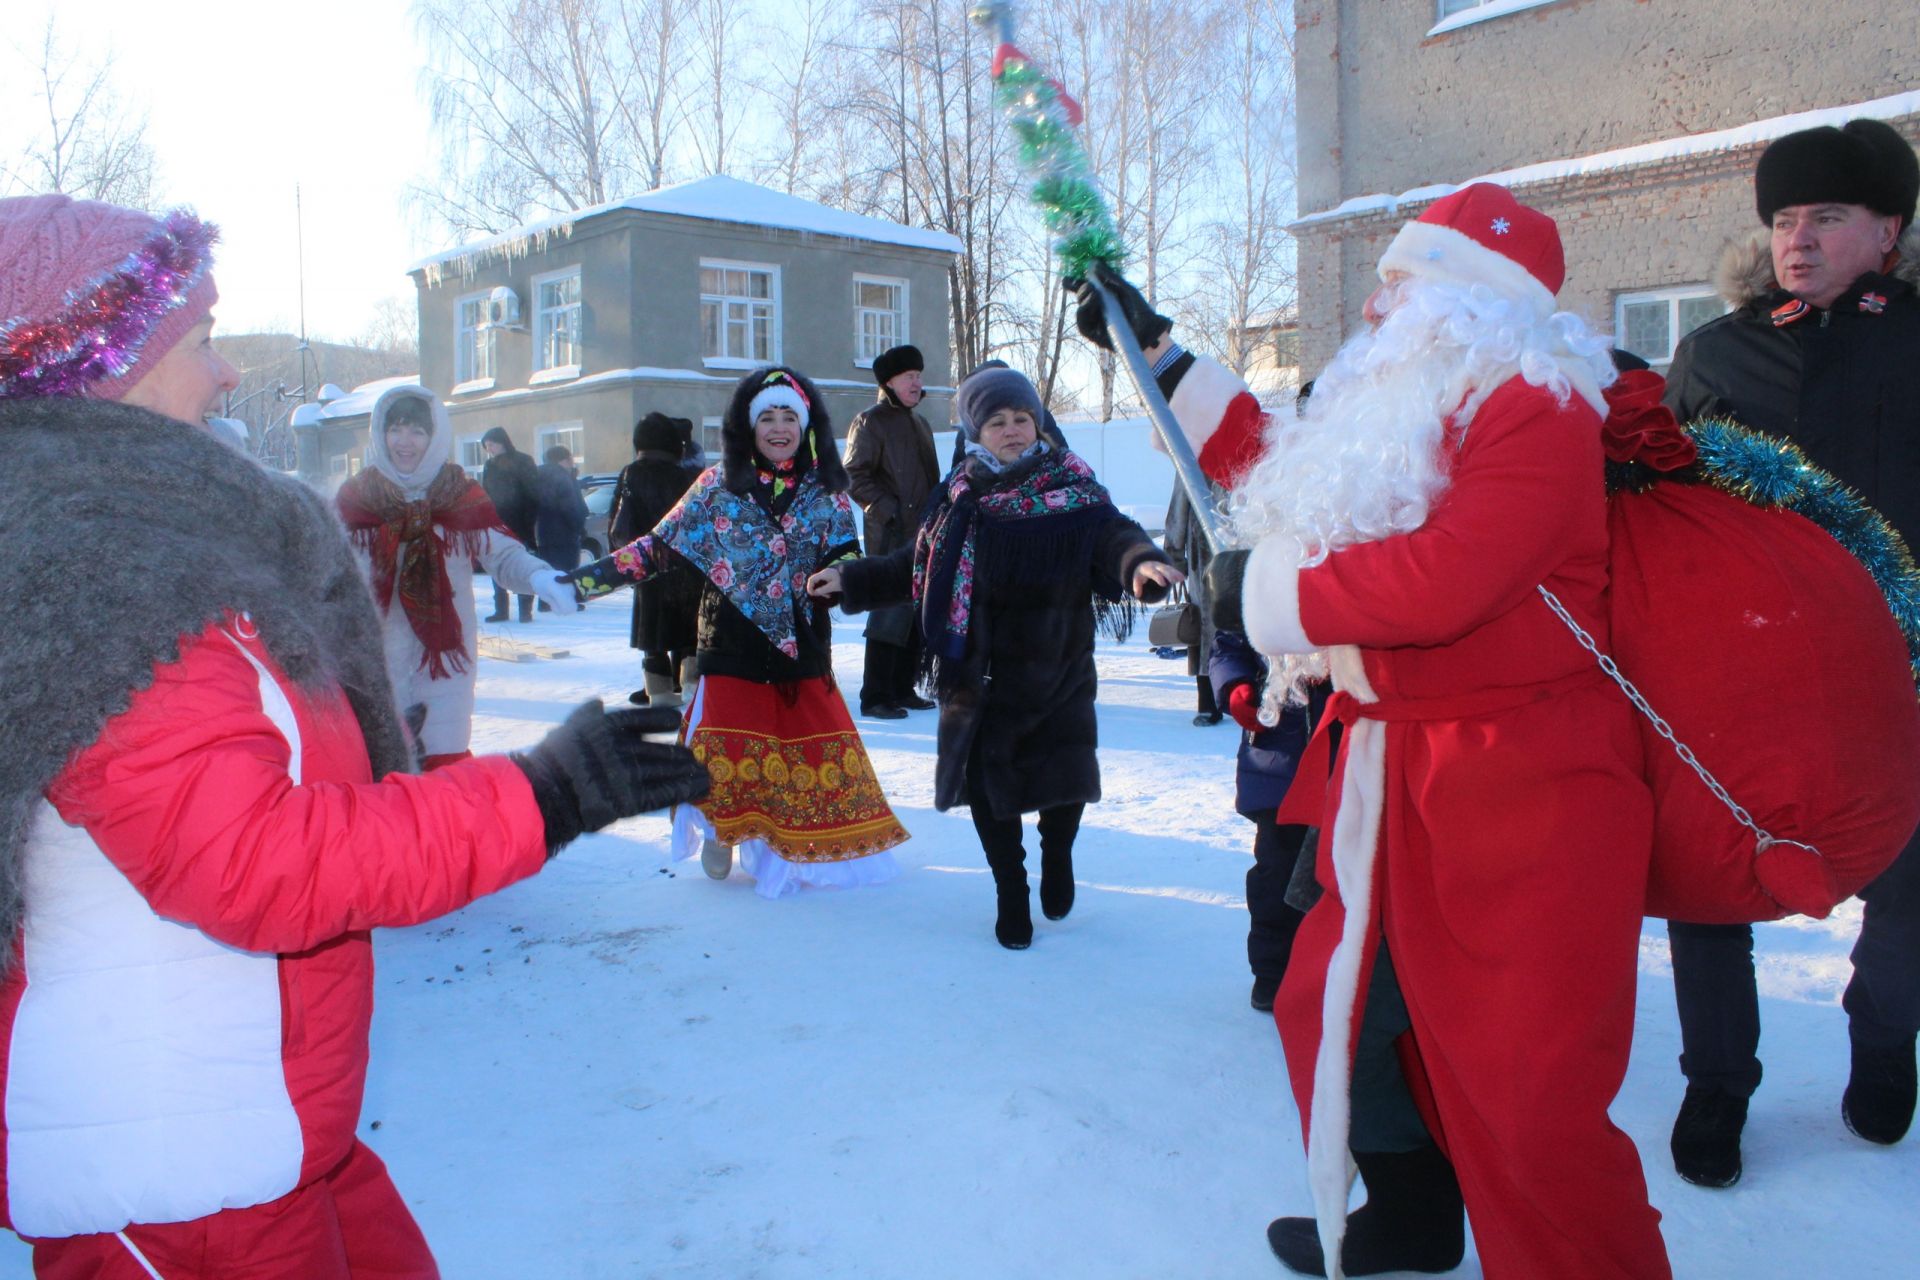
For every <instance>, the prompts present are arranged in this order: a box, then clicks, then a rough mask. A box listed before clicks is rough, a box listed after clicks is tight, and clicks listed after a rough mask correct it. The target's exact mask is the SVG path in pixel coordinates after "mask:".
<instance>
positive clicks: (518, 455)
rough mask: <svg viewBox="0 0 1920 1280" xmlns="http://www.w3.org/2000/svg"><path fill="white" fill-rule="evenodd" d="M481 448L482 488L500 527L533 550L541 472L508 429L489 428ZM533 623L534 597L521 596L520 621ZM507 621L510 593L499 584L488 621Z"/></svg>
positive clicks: (481, 439) (494, 591)
mask: <svg viewBox="0 0 1920 1280" xmlns="http://www.w3.org/2000/svg"><path fill="white" fill-rule="evenodd" d="M480 447H481V448H483V449H485V450H486V451H487V465H486V466H484V467H482V468H481V469H480V487H481V488H482V489H485V490H486V491H487V499H488V501H490V502H492V503H493V509H494V511H495V512H496V513H498V514H499V516H500V523H501V524H504V525H506V526H507V530H508V532H510V533H512V534H513V536H514V537H516V538H518V539H520V541H521V542H522V543H523V544H525V545H526V546H527V547H528V549H531V548H532V547H533V518H534V515H535V512H536V510H537V509H538V500H537V499H536V498H535V496H534V482H535V480H536V479H537V478H538V470H539V469H538V468H537V467H535V466H534V465H533V459H532V458H529V457H528V456H527V455H526V454H524V453H522V452H520V451H519V450H518V449H516V448H514V447H513V438H512V437H511V436H509V435H508V434H507V432H506V429H505V428H504V427H489V428H488V429H487V434H485V435H483V436H481V437H480ZM532 619H533V597H532V596H521V597H520V621H522V622H529V621H532ZM506 620H507V589H506V588H505V587H503V586H501V585H500V584H499V583H495V584H494V587H493V614H492V616H490V617H489V618H488V619H487V621H488V622H505V621H506Z"/></svg>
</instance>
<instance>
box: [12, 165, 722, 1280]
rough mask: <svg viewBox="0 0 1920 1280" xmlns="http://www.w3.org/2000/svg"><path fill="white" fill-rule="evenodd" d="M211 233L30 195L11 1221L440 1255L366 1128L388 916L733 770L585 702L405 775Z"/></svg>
mask: <svg viewBox="0 0 1920 1280" xmlns="http://www.w3.org/2000/svg"><path fill="white" fill-rule="evenodd" d="M213 240H214V231H213V228H211V227H209V226H207V225H206V224H205V223H203V222H201V221H199V220H198V219H197V218H195V217H194V216H193V215H192V214H190V213H187V212H184V211H178V212H174V213H171V214H168V215H165V216H164V217H154V216H151V215H148V214H145V213H140V212H136V211H134V210H131V209H121V208H116V207H113V206H111V205H104V204H94V203H89V202H84V201H76V200H71V199H68V198H67V197H65V196H34V197H28V198H23V199H13V200H0V442H4V444H3V445H0V447H4V448H5V450H6V453H7V465H6V466H5V467H4V468H0V539H4V540H5V542H6V543H7V545H8V548H9V555H8V556H7V557H6V558H5V561H4V563H0V618H4V619H5V620H6V625H5V627H4V629H0V724H3V725H5V726H6V736H7V749H6V750H5V751H4V752H0V1096H3V1097H4V1109H3V1110H0V1222H4V1224H5V1225H7V1226H9V1227H11V1228H12V1229H13V1230H14V1231H16V1232H18V1233H19V1234H20V1235H21V1236H22V1237H23V1238H25V1239H27V1240H29V1241H30V1242H31V1243H32V1244H33V1246H34V1271H35V1274H36V1275H38V1276H41V1277H61V1278H69V1277H70V1278H75V1280H77V1278H78V1277H89V1278H94V1280H119V1278H121V1277H125V1278H126V1280H144V1278H145V1277H152V1276H163V1277H166V1278H167V1280H185V1278H187V1277H214V1276H218V1277H222V1278H223V1280H269V1278H272V1280H295V1278H296V1277H297V1278H298V1280H348V1278H349V1277H372V1276H379V1277H382V1278H383V1280H426V1278H427V1277H432V1276H435V1275H437V1274H438V1272H437V1270H436V1268H435V1266H434V1262H433V1257H432V1254H431V1253H430V1252H429V1251H428V1249H427V1246H426V1242H425V1240H424V1239H423V1238H422V1236H421V1234H420V1230H419V1228H418V1227H416V1226H415V1225H414V1222H413V1219H412V1217H411V1215H410V1214H409V1213H408V1212H407V1209H406V1206H405V1205H404V1204H403V1203H402V1201H401V1199H400V1196H399V1194H398V1192H396V1191H395V1189H394V1187H393V1184H392V1182H391V1181H389V1179H388V1177H387V1173H386V1170H385V1168H384V1166H383V1165H382V1164H381V1162H380V1160H379V1158H378V1157H376V1156H375V1155H374V1154H373V1153H372V1152H371V1151H369V1150H368V1149H367V1148H366V1147H365V1146H363V1145H361V1144H360V1143H359V1142H358V1141H357V1140H356V1138H355V1136H354V1128H355V1125H356V1123H357V1121H358V1117H359V1111H360V1102H361V1091H362V1085H363V1083H364V1081H365V1078H366V1069H367V1028H368V1022H369V1018H370V1015H371V1012H372V1008H371V1005H372V992H373V977H372V951H371V948H370V946H369V944H368V934H367V931H368V930H369V929H371V928H373V927H374V926H376V925H404V924H413V923H416V922H418V921H421V920H426V919H430V918H432V917H434V916H436V915H439V914H441V913H443V912H446V911H451V910H453V909H455V908H457V907H460V906H463V905H465V904H466V903H467V902H469V901H471V900H472V899H473V898H475V897H478V896H480V895H482V894H485V893H490V892H492V891H494V890H496V889H499V888H502V887H504V886H505V885H508V884H511V883H513V882H514V881H516V880H519V879H522V878H524V877H526V876H529V875H531V874H533V873H534V872H535V871H538V870H539V869H540V868H541V867H542V866H544V865H545V864H546V861H547V859H548V858H549V857H550V856H551V855H552V854H553V853H554V852H555V851H557V850H558V849H559V848H560V847H561V846H562V845H564V844H565V843H567V842H568V841H569V840H571V839H572V838H573V837H575V836H577V835H579V834H580V833H581V832H583V831H588V830H594V829H597V828H599V827H601V826H604V825H605V824H606V823H608V822H611V821H613V820H614V819H616V818H619V817H622V816H625V815H627V814H631V813H637V812H640V811H642V810H645V809H650V808H658V807H661V806H663V805H667V804H672V803H676V802H679V801H684V800H689V799H694V798H697V797H699V796H701V795H704V794H705V791H706V785H707V784H706V770H705V769H703V768H701V767H700V766H699V765H698V764H697V763H696V762H694V760H693V758H692V756H691V755H689V754H688V753H686V752H684V751H682V750H680V749H679V748H676V747H670V746H664V745H659V744H654V743H649V742H647V741H645V739H644V736H643V735H644V734H645V733H647V732H650V731H659V730H664V729H671V728H672V727H674V723H675V717H674V715H673V713H672V712H667V713H664V715H663V714H662V713H657V712H639V711H622V712H616V713H614V714H613V715H606V714H604V713H603V712H602V711H601V709H600V706H599V704H598V703H589V704H586V705H584V706H582V707H580V708H578V709H576V710H575V711H574V712H573V713H572V715H570V716H569V717H568V718H567V719H566V721H565V723H564V724H562V725H561V726H560V727H558V728H556V729H555V730H554V731H553V732H552V733H551V734H549V735H548V737H547V738H546V740H545V741H543V742H542V743H541V744H540V745H539V746H537V747H535V748H533V749H532V750H531V751H528V752H526V753H524V754H518V755H514V756H511V757H506V756H492V757H485V758H480V759H470V760H465V761H461V762H459V763H457V764H453V765H450V766H448V767H447V768H444V769H440V770H438V771H436V772H435V773H433V774H432V775H431V776H415V775H414V774H412V773H411V772H410V769H411V759H410V756H411V750H410V746H409V743H408V740H407V736H406V733H405V731H404V730H403V728H402V725H401V718H400V716H399V715H398V714H397V712H396V711H395V708H394V700H393V694H392V689H391V687H390V685H389V683H388V679H387V674H386V669H385V663H384V662H383V660H382V653H381V640H380V623H379V620H378V618H377V617H376V615H375V613H374V608H373V602H372V600H371V598H370V596H369V593H368V591H367V589H366V585H365V583H364V582H363V580H362V579H361V577H360V573H359V570H358V569H357V568H356V566H355V564H354V560H353V556H352V553H351V551H350V549H349V547H348V544H347V541H346V539H345V537H344V535H343V533H342V531H341V529H340V526H339V524H338V523H337V522H336V521H335V520H334V518H333V516H332V514H331V512H330V510H329V508H328V507H327V506H326V504H325V503H324V502H323V501H322V500H321V499H320V498H319V496H318V495H317V494H314V493H312V492H310V491H308V490H307V489H306V488H305V487H304V486H302V485H300V484H299V483H298V482H296V481H293V480H290V479H288V478H287V477H285V476H282V475H279V474H277V473H275V472H272V471H269V470H267V469H266V468H264V467H262V466H260V465H259V464H258V463H256V462H255V461H254V460H253V459H251V458H249V457H247V456H245V455H244V454H242V453H241V452H239V451H238V450H235V449H231V448H228V447H226V446H225V445H223V444H221V443H219V442H218V441H217V440H216V439H215V438H214V437H213V436H212V435H211V434H210V433H209V432H208V431H207V430H206V429H205V421H204V420H205V418H206V417H207V415H208V414H209V413H210V412H211V411H212V410H213V408H214V406H215V405H216V404H217V402H218V401H219V400H220V398H221V397H222V395H223V394H224V393H225V392H227V391H229V390H231V389H232V388H233V385H234V383H235V380H236V379H235V375H234V370H233V367H232V366H231V365H229V364H228V363H227V362H226V361H225V360H224V359H223V358H222V357H221V356H220V354H219V353H218V352H217V351H215V350H214V348H213V346H212V343H211V340H210V337H209V335H210V333H211V330H212V326H213V317H212V314H211V308H212V306H213V303H214V298H215V296H216V295H215V291H214V286H213V279H212V276H211V275H210V274H209V271H208V261H209V250H210V247H211V245H212V243H213ZM655 719H658V721H659V723H657V724H656V723H654V720H655Z"/></svg>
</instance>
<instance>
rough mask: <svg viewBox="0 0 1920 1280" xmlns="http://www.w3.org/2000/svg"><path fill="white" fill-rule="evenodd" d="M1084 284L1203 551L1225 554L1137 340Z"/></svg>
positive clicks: (1223, 537) (1201, 483)
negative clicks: (1182, 493) (1168, 463)
mask: <svg viewBox="0 0 1920 1280" xmlns="http://www.w3.org/2000/svg"><path fill="white" fill-rule="evenodd" d="M1087 283H1088V284H1090V285H1092V286H1093V289H1094V292H1095V293H1098V294H1099V295H1100V305H1101V307H1102V308H1103V309H1104V311H1105V313H1106V319H1107V334H1108V335H1109V336H1110V337H1111V338H1112V339H1113V346H1114V350H1116V351H1118V352H1119V353H1120V356H1121V358H1122V359H1123V360H1125V361H1126V365H1127V372H1128V373H1130V374H1132V375H1133V385H1134V387H1135V388H1136V389H1137V390H1138V391H1139V392H1140V399H1141V400H1142V401H1144V402H1145V403H1146V406H1147V416H1148V417H1149V418H1150V419H1151V420H1152V422H1153V429H1154V431H1155V432H1156V433H1157V434H1158V435H1159V437H1160V443H1161V444H1163V445H1165V446H1166V449H1167V456H1168V457H1169V458H1171V459H1173V474H1174V475H1175V476H1176V477H1177V478H1178V479H1179V481H1180V487H1181V488H1183V489H1185V490H1186V491H1187V505H1188V506H1189V507H1191V508H1192V509H1193V518H1194V519H1195V520H1196V521H1198V522H1199V524H1200V533H1201V536H1202V537H1204V538H1206V540H1207V549H1208V550H1209V551H1213V552H1216V553H1218V552H1221V551H1225V550H1226V549H1227V548H1228V547H1229V546H1230V545H1232V544H1231V543H1230V542H1229V541H1228V538H1227V531H1226V528H1225V527H1224V526H1223V525H1222V523H1221V520H1220V513H1219V511H1218V510H1216V509H1215V507H1214V505H1213V487H1212V486H1211V485H1209V484H1208V483H1207V476H1206V473H1205V472H1203V471H1201V470H1200V459H1198V458H1196V457H1194V455H1193V446H1192V445H1190V444H1188V443H1187V437H1186V433H1185V432H1183V431H1181V430H1180V422H1179V420H1178V419H1177V418H1175V417H1174V416H1173V406H1172V405H1170V404H1168V403H1167V398H1166V397H1165V396H1164V395H1162V394H1160V384H1159V382H1157V381H1156V380H1155V379H1154V376H1153V370H1152V368H1151V367H1149V366H1148V364H1147V357H1146V353H1145V352H1143V351H1141V350H1140V340H1139V339H1138V338H1136V337H1134V334H1133V329H1132V328H1131V327H1130V326H1129V325H1128V324H1127V322H1126V317H1125V314H1124V313H1123V312H1122V311H1121V310H1120V304H1119V303H1118V302H1117V301H1116V300H1115V299H1114V296H1113V293H1112V291H1111V290H1109V289H1108V288H1107V286H1106V285H1104V284H1102V283H1100V280H1099V278H1098V277H1096V276H1095V275H1094V274H1093V273H1092V272H1088V273H1087Z"/></svg>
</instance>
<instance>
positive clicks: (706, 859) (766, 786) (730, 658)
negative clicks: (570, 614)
mask: <svg viewBox="0 0 1920 1280" xmlns="http://www.w3.org/2000/svg"><path fill="white" fill-rule="evenodd" d="M721 446H722V456H721V462H720V465H719V466H717V467H710V468H708V469H707V471H706V472H705V473H704V474H703V475H701V477H700V478H699V479H698V480H696V481H694V484H693V488H691V489H690V490H688V491H687V494H686V496H685V497H683V498H682V499H681V500H680V502H679V504H678V505H677V506H675V507H674V508H673V510H671V511H669V512H668V513H667V514H666V516H664V517H663V518H662V519H661V521H660V523H659V524H657V525H655V526H654V528H653V531H652V532H651V533H648V534H645V535H643V536H641V537H639V538H636V539H635V540H634V541H632V542H630V543H628V544H627V545H626V546H624V547H621V548H620V549H619V550H617V551H615V552H614V553H613V554H612V555H610V556H607V557H605V558H603V559H601V560H597V561H595V562H594V563H593V564H590V565H587V566H586V567H584V568H582V569H579V570H576V571H575V572H574V574H573V575H572V577H573V580H574V581H575V583H576V584H577V585H578V586H579V587H580V590H581V593H582V594H583V595H585V596H587V597H589V598H591V597H593V596H597V595H604V594H606V593H607V592H609V591H613V590H615V589H616V588H619V587H623V586H628V585H631V584H633V583H637V582H640V581H642V580H644V579H645V578H647V577H648V576H650V575H653V574H658V573H661V572H664V571H665V570H666V569H667V568H669V567H670V566H672V565H673V564H675V563H681V564H687V565H691V566H692V568H693V570H694V571H695V572H696V573H698V574H699V575H700V576H701V578H702V579H703V581H702V583H701V589H700V616H699V635H698V647H697V653H698V661H699V670H700V681H699V685H698V687H697V691H689V696H690V698H691V700H692V701H691V707H690V709H689V711H688V715H687V722H686V730H685V740H686V742H687V745H688V746H690V747H692V749H693V752H694V754H695V755H696V756H697V757H699V758H700V759H701V760H702V761H704V762H705V764H706V766H707V771H708V773H709V775H710V776H711V777H712V779H713V791H712V794H711V795H710V796H709V797H708V798H707V799H706V800H705V801H703V802H702V803H701V804H700V805H699V806H697V807H695V806H692V805H681V806H680V807H679V808H677V809H675V810H674V823H673V847H674V852H675V854H676V856H678V857H682V858H690V857H692V856H693V855H694V854H695V853H696V852H697V853H699V854H700V861H701V866H702V867H703V868H705V870H706V872H707V874H708V875H710V876H712V877H713V878H714V879H716V880H724V879H726V877H727V876H728V874H729V873H730V872H731V870H732V867H733V854H734V850H735V849H736V848H737V849H738V851H739V854H740V864H741V866H742V868H743V869H744V870H745V871H746V872H747V874H748V875H750V876H752V877H753V878H754V880H755V882H756V888H757V889H758V891H759V893H760V895H761V896H762V897H767V898H777V897H779V896H780V895H781V894H783V893H786V892H789V891H793V890H797V889H798V888H799V887H800V886H802V885H822V886H852V885H861V884H876V883H879V882H880V881H883V880H890V879H892V878H893V877H894V875H896V874H897V873H898V868H897V867H896V866H895V864H894V860H893V857H892V855H891V854H889V853H887V852H886V850H888V849H891V848H892V847H893V846H894V845H897V844H899V843H901V842H902V841H904V840H905V839H906V838H907V833H906V830H905V829H904V828H903V827H901V825H900V822H899V820H898V819H897V818H895V817H894V815H893V810H892V809H891V808H889V807H888V805H887V798H886V796H885V795H884V794H883V793H882V791H881V789H880V783H879V780H878V779H876V778H875V777H874V774H873V766H872V764H871V763H870V762H869V761H868V759H867V753H866V748H865V747H863V746H862V745H861V742H860V734H859V731H858V730H856V729H855V728H854V725H853V720H852V718H851V717H850V716H849V715H848V713H847V705H846V702H845V700H844V699H842V698H841V696H840V692H839V689H838V688H837V686H836V685H835V683H834V679H833V652H832V630H831V623H830V622H829V619H828V610H827V608H826V606H825V605H820V604H816V603H815V602H814V601H813V600H811V599H810V598H809V597H808V595H807V592H806V582H807V578H808V576H809V575H811V574H812V573H813V572H814V571H815V570H817V569H819V568H821V567H822V566H824V565H828V564H831V563H833V562H834V561H836V560H840V559H843V558H845V557H848V556H851V555H854V554H856V553H857V552H858V549H859V543H858V540H857V538H856V535H855V533H854V509H853V502H852V500H851V499H850V498H848V496H847V473H846V470H845V468H843V467H842V466H841V464H840V455H839V453H838V452H837V451H836V450H835V448H834V442H833V428H832V425H831V424H830V423H829V422H828V419H827V414H826V408H825V406H824V405H823V404H822V402H821V399H820V393H819V392H818V391H816V390H815V389H814V387H813V384H812V383H810V382H808V381H807V379H806V378H804V377H802V376H801V375H800V374H799V373H797V372H796V371H794V370H792V369H788V368H785V367H781V366H776V367H773V368H770V369H759V370H756V371H754V372H753V373H750V374H748V375H747V376H746V377H744V378H742V379H741V380H740V385H739V387H737V388H736V389H735V391H734V394H733V400H732V402H731V403H730V404H729V405H728V406H727V414H726V417H725V419H724V420H723V422H722V425H721Z"/></svg>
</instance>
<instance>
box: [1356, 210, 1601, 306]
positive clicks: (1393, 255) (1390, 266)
mask: <svg viewBox="0 0 1920 1280" xmlns="http://www.w3.org/2000/svg"><path fill="white" fill-rule="evenodd" d="M1379 270H1380V276H1381V278H1382V279H1385V278H1386V275H1387V273H1388V272H1389V271H1404V272H1406V273H1407V274H1408V275H1410V276H1414V277H1417V278H1419V279H1422V280H1432V281H1435V282H1437V283H1440V284H1450V285H1457V286H1459V287H1461V288H1472V287H1473V286H1474V285H1485V286H1486V287H1487V288H1489V289H1491V290H1493V291H1494V292H1495V293H1497V294H1499V295H1501V296H1502V297H1506V298H1512V299H1515V300H1517V301H1523V302H1528V303H1531V304H1532V305H1533V308H1534V310H1535V311H1536V312H1538V313H1539V314H1540V315H1541V316H1543V317H1544V316H1548V315H1551V314H1553V311H1554V301H1553V300H1554V296H1555V295H1556V294H1558V293H1559V292H1560V286H1561V285H1562V284H1564V283H1566V279H1567V261H1566V256H1565V254H1564V252H1563V251H1562V249H1561V247H1560V229H1559V228H1558V227H1557V226H1555V225H1554V221H1553V219H1552V218H1549V217H1548V216H1547V215H1546V214H1544V213H1541V212H1540V211H1539V210H1538V209H1529V208H1528V207H1527V206H1526V205H1523V204H1521V203H1520V202H1519V201H1518V200H1515V199H1514V198H1513V193H1512V192H1511V191H1508V190H1507V189H1506V188H1505V187H1500V186H1495V185H1494V184H1493V183H1491V182H1475V183H1473V184H1471V185H1469V186H1465V187H1462V188H1460V190H1458V191H1456V192H1454V193H1453V194H1452V195H1450V196H1445V197H1442V198H1441V199H1439V200H1436V201H1434V202H1433V204H1432V205H1431V206H1429V207H1428V209H1427V211H1426V212H1425V213H1423V214H1421V215H1420V216H1419V217H1418V218H1417V219H1415V220H1414V221H1412V222H1409V223H1408V224H1407V225H1406V226H1404V227H1402V228H1400V234H1399V235H1397V236H1395V237H1394V238H1393V243H1392V244H1390V245H1388V246H1387V251H1386V253H1384V254H1382V255H1381V257H1380V267H1379Z"/></svg>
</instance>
